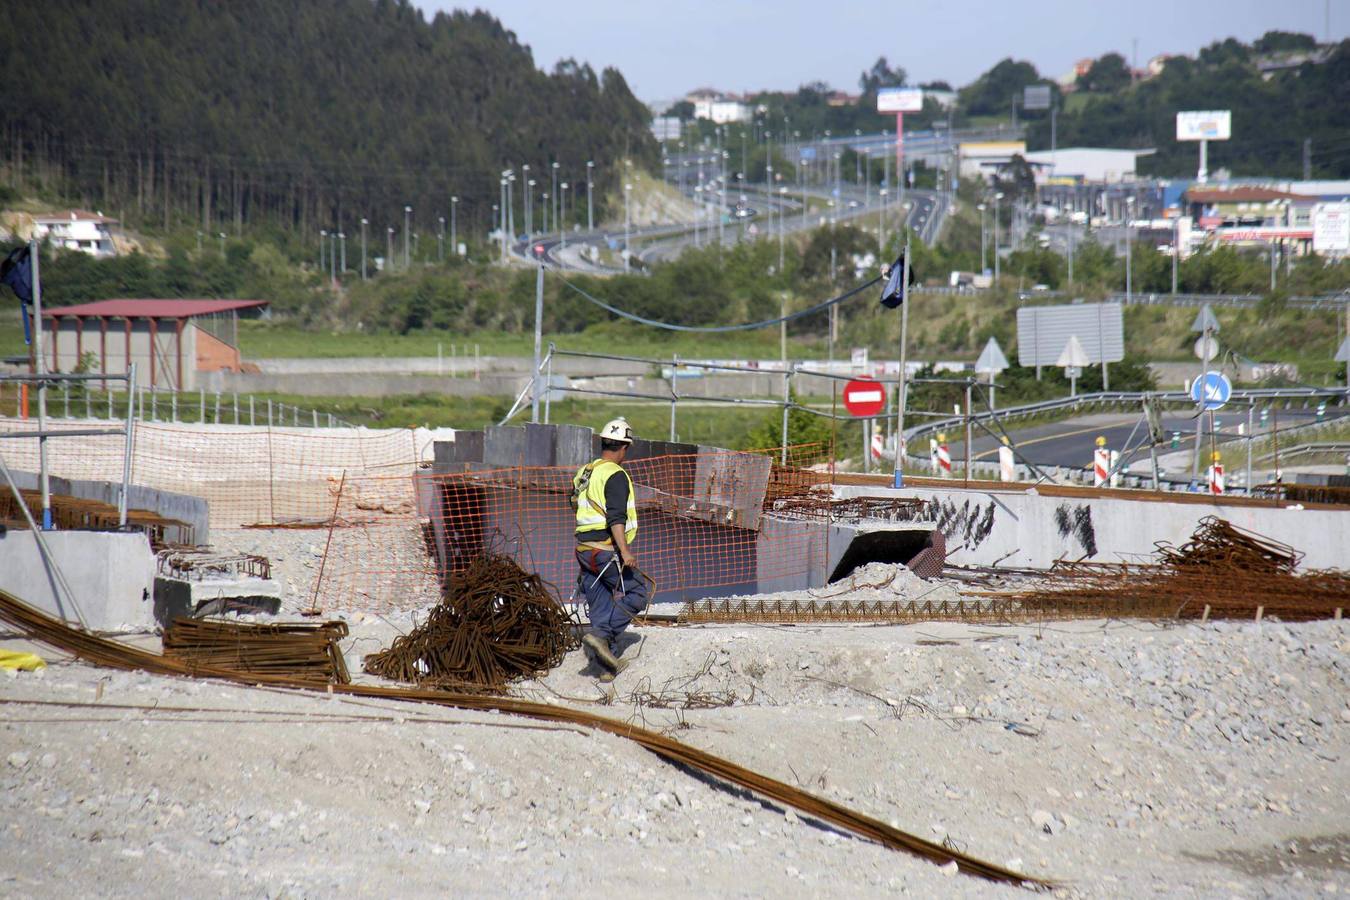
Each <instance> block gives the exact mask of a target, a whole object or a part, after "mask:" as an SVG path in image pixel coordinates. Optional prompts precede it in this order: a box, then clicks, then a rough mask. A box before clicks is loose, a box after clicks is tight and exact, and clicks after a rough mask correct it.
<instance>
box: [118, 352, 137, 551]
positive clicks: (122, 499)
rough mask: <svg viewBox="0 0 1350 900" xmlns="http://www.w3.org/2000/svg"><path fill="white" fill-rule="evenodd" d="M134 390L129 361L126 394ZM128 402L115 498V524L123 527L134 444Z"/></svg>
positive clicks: (133, 370)
mask: <svg viewBox="0 0 1350 900" xmlns="http://www.w3.org/2000/svg"><path fill="white" fill-rule="evenodd" d="M135 392H136V364H135V363H131V365H129V366H128V367H127V396H128V397H131V396H133V395H134V394H135ZM133 413H134V410H133V409H132V405H131V404H130V403H128V404H127V436H126V446H125V447H124V448H123V450H122V493H121V496H119V497H118V498H117V525H118V527H123V526H125V525H126V524H127V494H128V492H129V491H130V490H131V453H132V448H133V447H134V446H135V433H136V416H135V415H134V414H133Z"/></svg>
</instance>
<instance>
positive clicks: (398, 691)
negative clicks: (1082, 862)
mask: <svg viewBox="0 0 1350 900" xmlns="http://www.w3.org/2000/svg"><path fill="white" fill-rule="evenodd" d="M0 621H3V622H6V623H8V624H9V625H11V626H12V627H14V628H15V629H17V630H18V632H19V633H20V634H22V635H24V636H25V637H27V638H29V639H31V640H34V641H40V642H42V643H44V644H47V645H48V646H51V647H55V648H57V649H58V650H62V651H65V652H67V653H70V654H72V655H74V656H76V657H79V658H80V659H83V660H86V661H88V662H91V663H94V664H95V665H101V666H107V667H109V668H115V669H130V670H140V671H144V672H150V673H152V674H158V675H195V676H197V677H202V678H217V679H221V680H224V681H229V682H232V683H234V684H239V685H242V686H245V687H247V686H251V685H254V684H262V685H268V686H271V687H282V688H291V689H295V690H306V691H313V690H317V689H318V687H317V685H315V683H314V682H312V681H306V680H303V679H298V678H292V677H288V676H281V675H266V674H264V675H254V674H249V673H243V672H236V671H232V670H230V669H211V668H203V669H199V670H196V671H192V670H189V669H188V667H187V666H186V664H185V663H183V661H182V660H175V659H170V658H168V657H165V656H161V655H159V654H156V653H150V652H148V651H145V650H140V649H138V648H135V647H129V646H127V645H126V644H121V643H118V642H117V641H112V640H108V639H106V638H102V637H98V636H97V635H93V634H89V633H87V632H82V631H76V630H75V629H73V628H70V627H69V626H67V625H66V624H65V623H63V622H60V621H57V620H56V619H53V618H52V617H51V616H49V615H47V614H46V613H43V612H41V611H39V610H37V609H35V608H33V607H32V606H29V605H28V604H26V603H24V602H23V601H21V600H19V599H18V598H17V597H15V596H13V595H12V594H9V593H6V592H5V591H3V590H0ZM326 690H330V691H332V692H333V693H341V694H346V695H350V696H357V697H372V698H380V699H384V700H397V701H406V702H413V703H429V704H436V705H440V706H450V707H455V708H457V709H473V710H482V711H491V710H496V711H498V712H502V713H508V714H512V715H519V716H526V717H529V718H532V719H538V720H541V721H546V722H563V723H567V724H571V725H579V726H582V727H584V728H592V729H595V730H597V731H604V732H607V733H609V734H613V735H616V736H618V737H622V738H627V739H628V740H631V741H634V742H636V743H637V744H639V745H641V746H642V747H644V748H646V749H647V750H650V751H651V752H652V753H654V754H656V755H657V756H659V757H661V758H662V759H664V760H667V761H668V762H671V763H674V764H676V765H678V766H683V767H687V768H690V769H693V770H695V771H698V772H702V773H703V774H705V775H708V776H710V777H712V778H714V779H717V780H720V781H723V782H726V783H728V784H733V785H736V786H738V787H741V788H744V789H746V790H748V791H753V792H754V793H756V794H758V795H760V796H762V797H766V798H768V799H769V800H771V801H773V802H775V803H781V804H783V805H785V806H790V807H793V808H794V809H797V810H799V811H801V812H803V813H806V814H807V815H808V816H810V817H812V818H814V819H818V820H819V821H821V822H825V823H828V824H830V825H833V826H835V827H838V828H842V829H845V830H846V831H849V832H851V833H852V834H855V835H857V836H859V837H862V838H866V839H868V840H872V841H876V842H877V843H879V844H881V845H882V846H883V847H887V848H889V849H892V850H903V851H905V852H907V853H912V854H914V855H915V856H918V857H920V858H922V859H926V860H929V861H930V862H933V863H937V864H938V865H947V864H950V863H956V866H957V869H958V871H960V872H964V873H965V874H967V875H975V876H977V877H980V878H985V879H988V880H990V881H997V882H1002V883H1005V884H1020V885H1025V886H1028V887H1034V888H1052V887H1055V884H1054V883H1053V882H1051V881H1047V880H1043V879H1038V878H1033V877H1030V876H1027V875H1023V874H1021V873H1020V872H1016V871H1013V870H1012V869H1009V868H1006V867H1004V866H1000V865H996V864H994V863H990V862H986V861H985V860H982V859H979V858H978V857H975V856H971V855H970V854H967V853H964V852H962V851H959V850H956V849H954V848H952V847H948V846H945V845H943V844H938V843H934V842H933V841H930V840H927V839H925V838H921V837H919V836H917V835H914V834H910V833H909V832H906V831H901V830H900V829H899V828H896V827H894V826H892V825H888V824H887V823H885V822H883V821H881V820H880V819H877V818H874V817H872V816H868V815H866V814H864V813H861V812H858V811H857V810H854V809H850V808H849V807H847V806H844V805H842V804H840V803H835V802H834V801H832V800H826V799H825V798H823V797H818V796H816V795H814V794H811V793H808V792H806V791H804V790H802V789H801V788H797V787H793V786H792V785H790V784H787V783H786V782H783V781H779V780H777V779H775V778H770V777H769V776H767V775H764V774H761V773H759V772H756V771H754V770H752V769H747V768H745V767H744V766H739V765H737V764H736V763H733V762H731V761H730V760H727V759H724V758H722V757H720V756H715V755H713V754H711V753H707V752H705V751H703V750H699V749H697V748H695V747H691V746H689V745H688V744H685V743H681V742H680V741H677V740H675V739H674V738H670V737H667V736H665V735H663V734H658V733H657V732H655V731H651V730H648V729H646V728H640V727H638V726H636V725H633V724H631V723H628V722H621V721H619V720H618V719H611V718H608V717H606V716H600V715H596V714H595V713H590V712H585V711H583V710H578V709H571V708H568V707H565V706H554V705H550V704H547V703H534V702H531V701H528V700H515V699H512V698H508V697H490V696H483V695H480V694H464V693H449V692H446V691H439V690H420V689H415V688H397V687H381V686H376V685H359V684H345V685H330V686H328V687H327V688H326Z"/></svg>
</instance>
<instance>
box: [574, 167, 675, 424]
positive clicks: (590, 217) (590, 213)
mask: <svg viewBox="0 0 1350 900" xmlns="http://www.w3.org/2000/svg"><path fill="white" fill-rule="evenodd" d="M594 169H595V163H594V162H593V161H590V160H588V161H587V162H586V230H587V231H594V230H595V204H594V202H593V201H592V199H591V191H592V189H594V187H595V178H594V176H593V172H594ZM671 440H674V438H671Z"/></svg>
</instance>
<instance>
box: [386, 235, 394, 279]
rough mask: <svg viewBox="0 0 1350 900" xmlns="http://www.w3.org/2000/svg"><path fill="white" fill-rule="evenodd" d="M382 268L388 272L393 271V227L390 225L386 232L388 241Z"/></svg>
mask: <svg viewBox="0 0 1350 900" xmlns="http://www.w3.org/2000/svg"><path fill="white" fill-rule="evenodd" d="M384 267H385V269H387V270H389V271H391V272H392V271H393V270H394V226H393V225H390V226H389V230H388V241H387V243H386V246H385V252H384Z"/></svg>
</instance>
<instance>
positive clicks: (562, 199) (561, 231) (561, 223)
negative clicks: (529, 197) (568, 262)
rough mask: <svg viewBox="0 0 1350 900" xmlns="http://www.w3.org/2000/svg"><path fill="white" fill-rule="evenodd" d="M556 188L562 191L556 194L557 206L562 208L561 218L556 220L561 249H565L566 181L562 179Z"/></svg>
mask: <svg viewBox="0 0 1350 900" xmlns="http://www.w3.org/2000/svg"><path fill="white" fill-rule="evenodd" d="M558 189H559V190H560V191H562V193H561V194H559V195H558V207H559V208H560V209H561V210H562V218H561V219H559V220H558V237H559V239H560V240H561V242H562V249H563V250H566V249H567V182H565V181H564V182H563V183H562V184H560V185H558ZM572 205H573V206H575V205H576V204H575V203H574V204H572Z"/></svg>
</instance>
